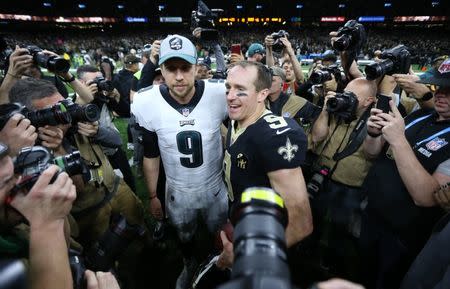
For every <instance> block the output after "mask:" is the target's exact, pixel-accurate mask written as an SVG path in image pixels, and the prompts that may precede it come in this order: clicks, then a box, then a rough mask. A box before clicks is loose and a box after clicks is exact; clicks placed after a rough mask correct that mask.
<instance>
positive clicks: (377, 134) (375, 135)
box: [367, 131, 382, 138]
mask: <svg viewBox="0 0 450 289" xmlns="http://www.w3.org/2000/svg"><path fill="white" fill-rule="evenodd" d="M367 134H368V135H369V136H371V137H373V138H377V137H379V136H380V135H382V134H381V133H371V132H370V131H367Z"/></svg>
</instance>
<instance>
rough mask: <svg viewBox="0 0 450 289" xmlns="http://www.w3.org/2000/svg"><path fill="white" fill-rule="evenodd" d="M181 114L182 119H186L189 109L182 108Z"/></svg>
mask: <svg viewBox="0 0 450 289" xmlns="http://www.w3.org/2000/svg"><path fill="white" fill-rule="evenodd" d="M181 113H182V114H183V116H184V117H187V116H188V115H189V114H190V113H191V112H190V111H189V108H183V109H182V110H181Z"/></svg>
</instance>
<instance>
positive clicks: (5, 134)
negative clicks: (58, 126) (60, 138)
mask: <svg viewBox="0 0 450 289" xmlns="http://www.w3.org/2000/svg"><path fill="white" fill-rule="evenodd" d="M37 137H38V135H37V133H36V128H35V127H34V126H32V125H31V122H30V121H29V120H28V119H26V118H25V117H24V116H23V115H21V114H15V115H13V116H12V117H11V118H10V119H9V120H8V122H7V123H6V125H5V126H4V127H3V129H2V130H1V131H0V141H1V142H3V143H5V144H7V145H8V146H9V151H8V153H9V155H10V156H12V157H14V156H16V155H17V154H18V153H19V150H20V149H22V148H24V147H28V146H32V145H34V143H35V141H36V138H37Z"/></svg>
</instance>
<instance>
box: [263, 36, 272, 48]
mask: <svg viewBox="0 0 450 289" xmlns="http://www.w3.org/2000/svg"><path fill="white" fill-rule="evenodd" d="M273 43H274V40H273V37H272V35H270V34H269V35H267V36H266V38H264V45H265V46H266V48H267V49H270V50H272V46H273Z"/></svg>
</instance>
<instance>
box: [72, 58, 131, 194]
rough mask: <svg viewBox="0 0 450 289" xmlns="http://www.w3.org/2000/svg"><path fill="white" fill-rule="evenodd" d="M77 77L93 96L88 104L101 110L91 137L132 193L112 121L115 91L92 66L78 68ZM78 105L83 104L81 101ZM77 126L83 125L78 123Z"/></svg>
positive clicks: (120, 143)
mask: <svg viewBox="0 0 450 289" xmlns="http://www.w3.org/2000/svg"><path fill="white" fill-rule="evenodd" d="M77 76H78V78H79V79H80V81H81V82H82V83H84V84H85V85H87V86H88V87H89V89H90V91H91V94H92V95H94V98H93V100H92V101H90V103H93V104H95V105H97V106H98V107H99V109H100V110H101V112H100V119H99V121H98V123H99V124H98V126H97V130H96V132H95V134H93V135H91V136H92V137H93V140H95V142H97V143H98V144H100V145H101V146H102V148H103V151H104V153H105V154H106V155H107V156H108V159H109V161H110V162H111V165H112V166H113V168H114V169H120V171H121V172H122V175H123V178H124V180H125V182H126V183H127V185H128V186H129V187H130V188H131V189H132V190H133V191H136V185H135V182H134V176H133V174H132V172H131V168H130V165H129V164H128V160H127V156H126V154H125V152H124V151H123V150H122V148H121V145H122V139H121V138H120V134H119V130H118V129H117V128H116V126H115V125H114V123H113V121H112V119H113V116H112V113H111V110H113V107H114V104H117V103H118V98H119V93H118V92H117V89H115V88H114V89H113V87H112V84H111V83H110V82H108V81H107V80H105V79H104V78H103V76H102V74H101V73H100V71H99V70H98V69H97V68H96V67H94V66H90V65H83V66H80V67H79V68H78V69H77ZM108 90H110V91H108ZM77 101H78V100H77ZM78 102H80V101H78ZM80 103H83V102H82V101H81V102H80ZM110 109H111V110H110ZM79 125H84V124H81V123H80V124H79ZM87 136H89V135H87Z"/></svg>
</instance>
